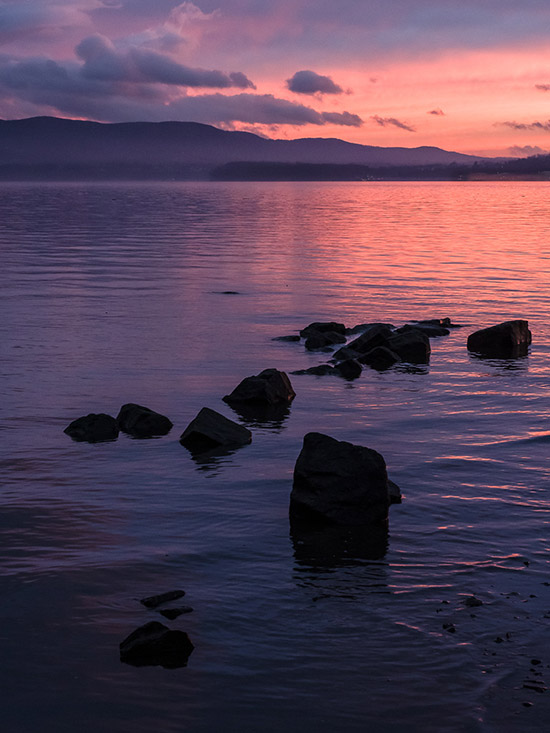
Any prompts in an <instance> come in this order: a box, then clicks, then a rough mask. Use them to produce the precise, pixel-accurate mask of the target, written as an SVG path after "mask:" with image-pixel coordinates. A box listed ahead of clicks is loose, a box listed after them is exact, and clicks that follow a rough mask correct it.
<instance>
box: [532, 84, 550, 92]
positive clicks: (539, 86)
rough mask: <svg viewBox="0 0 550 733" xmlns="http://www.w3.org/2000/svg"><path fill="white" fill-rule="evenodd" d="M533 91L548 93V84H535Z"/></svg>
mask: <svg viewBox="0 0 550 733" xmlns="http://www.w3.org/2000/svg"><path fill="white" fill-rule="evenodd" d="M535 89H538V90H539V91H540V92H550V84H535Z"/></svg>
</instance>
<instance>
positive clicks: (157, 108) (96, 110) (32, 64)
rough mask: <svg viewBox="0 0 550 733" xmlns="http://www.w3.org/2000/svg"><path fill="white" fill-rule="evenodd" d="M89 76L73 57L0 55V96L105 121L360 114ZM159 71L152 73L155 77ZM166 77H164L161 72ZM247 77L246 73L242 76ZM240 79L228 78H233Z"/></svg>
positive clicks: (347, 117) (352, 121) (292, 121)
mask: <svg viewBox="0 0 550 733" xmlns="http://www.w3.org/2000/svg"><path fill="white" fill-rule="evenodd" d="M98 49H99V50H100V51H101V48H100V46H99V45H97V46H95V45H94V44H89V45H88V44H86V45H85V47H84V49H82V48H81V49H80V53H81V54H83V55H84V56H85V57H86V58H90V59H91V58H92V56H93V53H94V52H95V51H97V50H98ZM107 69H108V70H109V73H107V71H106V72H105V73H103V74H99V73H98V74H96V75H95V76H88V75H84V74H82V73H81V71H82V66H81V65H80V64H78V63H73V64H64V65H61V64H58V63H56V62H55V61H52V60H50V59H29V60H27V61H20V62H14V61H9V60H7V59H5V58H4V59H0V96H5V97H8V98H13V97H17V98H18V99H19V100H21V101H22V102H25V103H30V104H34V105H37V107H38V109H37V111H36V114H44V113H45V112H44V110H46V111H47V113H48V114H58V115H61V116H63V115H67V116H82V117H89V118H90V119H95V120H100V121H104V122H123V121H131V120H147V121H156V122H159V121H162V120H178V119H179V120H190V121H195V122H205V123H210V124H231V123H245V124H252V125H255V124H258V125H293V126H297V127H300V126H304V125H318V126H322V125H327V124H336V125H343V126H354V127H358V126H359V125H360V124H361V119H360V118H359V117H358V116H357V115H353V114H351V113H350V112H341V113H339V112H318V111H317V110H315V109H313V108H312V107H308V106H306V105H303V104H297V103H294V102H290V101H288V100H286V99H279V98H277V97H274V96H273V95H271V94H250V93H240V94H235V95H228V94H220V93H216V94H199V95H194V96H182V97H180V98H178V99H170V97H169V96H167V94H166V87H164V86H161V85H159V84H153V83H141V82H135V81H134V82H133V83H132V84H128V78H129V77H128V75H126V76H124V77H122V78H123V80H121V74H120V73H117V74H115V73H111V72H112V71H113V69H112V68H111V67H107ZM159 75H160V72H159V73H158V74H157V75H156V76H157V78H158V76H159ZM162 78H163V79H165V78H166V77H164V76H163V77H162ZM245 78H246V77H245ZM240 81H241V80H240V79H239V78H238V75H237V78H236V79H232V82H233V84H234V85H235V84H237V83H238V82H240Z"/></svg>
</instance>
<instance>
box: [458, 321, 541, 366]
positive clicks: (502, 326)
mask: <svg viewBox="0 0 550 733" xmlns="http://www.w3.org/2000/svg"><path fill="white" fill-rule="evenodd" d="M530 343H531V331H530V330H529V323H528V322H527V321H522V320H515V321H504V323H499V324H497V325H496V326H489V327H488V328H482V329H481V330H479V331H474V333H471V334H470V335H469V336H468V341H467V348H468V351H474V352H476V353H478V354H480V355H481V356H485V357H488V358H493V359H513V358H516V357H518V356H525V355H526V354H527V352H528V350H529V344H530Z"/></svg>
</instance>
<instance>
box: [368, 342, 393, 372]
mask: <svg viewBox="0 0 550 733" xmlns="http://www.w3.org/2000/svg"><path fill="white" fill-rule="evenodd" d="M357 361H358V362H359V363H360V364H367V365H368V366H370V367H372V368H373V369H378V370H379V371H383V370H384V369H389V368H390V367H391V366H393V365H394V364H397V362H399V361H401V359H400V358H399V356H398V355H397V354H396V353H395V352H394V351H392V350H391V349H388V348H387V347H386V346H376V347H375V348H374V349H371V350H370V351H367V353H366V354H363V355H362V356H360V357H359V358H358V359H357Z"/></svg>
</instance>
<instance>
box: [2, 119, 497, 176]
mask: <svg viewBox="0 0 550 733" xmlns="http://www.w3.org/2000/svg"><path fill="white" fill-rule="evenodd" d="M482 160H484V159H483V158H478V157H476V156H472V155H464V154H461V153H455V152H449V151H446V150H442V149H441V148H436V147H427V146H422V147H417V148H383V147H376V146H373V145H359V144H356V143H349V142H345V141H344V140H338V139H336V138H330V139H325V138H302V139H298V140H271V139H267V138H263V137H260V136H259V135H254V134H252V133H249V132H236V131H227V130H220V129H218V128H216V127H212V126H211V125H203V124H200V123H197V122H124V123H99V122H88V121H82V120H68V119H61V118H57V117H31V118H28V119H22V120H0V178H3V179H7V178H54V179H55V178H87V177H92V178H97V177H99V178H148V179H155V178H158V179H170V178H177V179H186V178H187V179H207V178H209V177H210V176H211V173H212V172H213V171H214V170H215V169H217V168H219V167H220V166H224V165H227V164H230V163H269V164H273V163H286V164H296V163H300V164H316V165H352V164H353V165H362V166H373V167H385V166H390V167H391V166H433V165H436V166H437V165H452V164H460V165H472V164H474V163H475V162H476V161H478V162H479V161H482Z"/></svg>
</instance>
